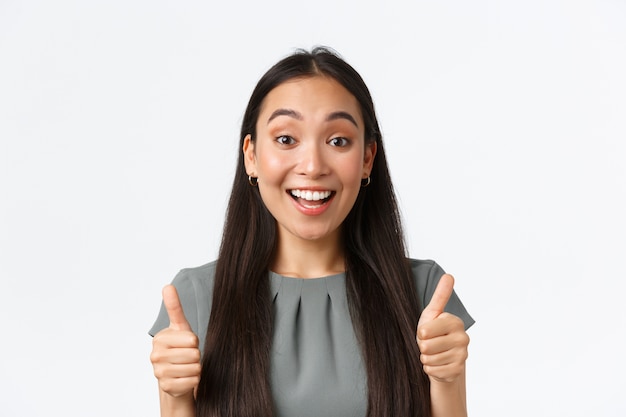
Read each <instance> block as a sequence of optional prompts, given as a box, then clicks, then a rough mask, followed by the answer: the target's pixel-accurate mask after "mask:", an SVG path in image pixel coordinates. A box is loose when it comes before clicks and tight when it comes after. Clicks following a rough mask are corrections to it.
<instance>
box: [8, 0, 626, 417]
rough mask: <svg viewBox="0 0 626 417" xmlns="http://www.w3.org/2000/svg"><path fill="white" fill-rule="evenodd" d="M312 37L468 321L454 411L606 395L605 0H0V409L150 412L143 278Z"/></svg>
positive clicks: (617, 121)
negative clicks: (351, 82)
mask: <svg viewBox="0 0 626 417" xmlns="http://www.w3.org/2000/svg"><path fill="white" fill-rule="evenodd" d="M317 44H323V45H329V46H331V47H333V48H335V49H336V50H337V51H338V52H339V53H340V54H342V55H343V56H344V58H346V60H347V61H348V62H350V63H351V64H352V65H353V66H354V67H356V68H357V70H358V71H359V72H360V73H361V74H362V76H363V77H364V79H365V80H366V82H367V83H368V85H369V87H370V89H371V91H372V95H373V96H374V99H375V103H376V106H377V109H378V113H379V119H380V122H381V125H382V129H383V133H384V136H385V140H386V146H387V150H388V153H389V159H390V165H391V171H392V176H393V178H394V181H395V185H396V188H397V192H398V194H399V199H400V202H401V209H402V212H403V216H404V218H405V222H406V223H405V225H406V232H407V237H408V240H409V246H410V250H411V255H412V256H413V257H417V258H431V259H436V260H437V261H438V262H439V263H440V264H441V265H443V266H444V268H446V270H447V271H449V272H451V273H453V274H454V275H455V276H456V278H457V291H458V292H459V294H460V295H461V297H462V299H463V301H464V303H465V304H466V306H467V307H468V309H469V310H470V312H471V313H472V314H473V316H474V317H475V318H476V320H477V324H476V325H475V326H474V327H473V328H472V329H471V330H470V336H471V337H472V342H471V352H470V355H471V357H470V359H469V362H468V398H469V399H468V403H469V410H470V414H471V415H474V416H494V417H495V416H498V417H499V416H520V417H521V416H529V415H533V416H590V415H593V416H624V415H626V400H625V398H624V372H625V371H626V360H625V354H624V351H625V346H624V345H625V343H624V339H625V336H624V334H625V330H626V313H625V312H624V309H623V307H622V306H623V304H624V303H625V301H624V297H623V295H622V286H623V284H621V283H622V282H623V281H624V279H625V278H626V267H625V266H624V259H625V258H626V256H625V255H626V220H625V215H624V213H626V203H625V202H624V201H625V200H626V168H625V167H624V161H625V159H626V144H625V143H626V2H624V1H620V0H614V1H608V0H607V1H605V0H596V1H593V0H579V1H575V0H563V1H555V0H542V1H538V0H530V1H529V0H526V1H495V0H494V1H486V0H478V1H461V0H455V1H452V0H449V1H411V2H408V1H407V2H400V1H386V2H384V5H383V2H380V3H378V2H372V1H359V2H357V1H354V2H342V1H337V0H332V1H331V0H318V1H315V2H307V3H305V2H289V1H282V2H280V1H247V2H235V1H232V2H228V1H222V2H210V1H178V2H174V1H147V0H145V1H139V0H132V1H129V0H109V1H78V0H74V1H70V0H57V1H53V2H52V1H26V0H24V1H18V0H0V143H1V148H0V216H1V217H0V279H1V285H0V317H1V318H2V331H1V332H0V414H1V415H2V416H50V415H55V416H56V415H58V416H113V415H115V416H156V415H158V401H157V390H156V381H155V379H154V377H153V375H152V369H151V365H150V362H149V359H148V356H149V352H150V348H151V340H150V338H149V336H148V335H147V333H146V332H147V330H148V328H149V327H150V326H151V324H152V321H153V320H154V318H155V316H156V313H157V310H158V308H159V304H160V290H161V288H162V286H163V285H164V284H166V283H167V282H169V281H170V280H171V279H172V277H173V276H174V275H175V273H176V272H177V271H178V270H179V269H180V268H182V267H188V266H197V265H200V264H203V263H205V262H208V261H210V260H212V259H214V258H215V256H216V253H217V247H218V244H219V240H220V235H221V228H222V221H223V215H224V208H225V200H226V198H227V194H228V191H229V189H230V185H231V180H232V176H233V169H234V165H235V160H236V155H237V152H238V149H237V137H238V129H239V124H240V122H241V118H242V114H243V111H244V108H245V105H246V103H247V100H248V97H249V94H250V92H251V91H252V88H253V87H254V85H255V84H256V82H257V80H258V78H259V77H260V76H261V75H262V73H263V72H265V70H267V69H268V68H269V66H270V65H271V64H273V63H274V62H275V61H277V60H278V59H280V58H282V57H284V56H285V55H287V54H289V53H290V52H292V51H293V49H294V48H296V47H305V48H310V47H312V46H314V45H317Z"/></svg>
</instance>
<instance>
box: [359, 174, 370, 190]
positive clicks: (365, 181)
mask: <svg viewBox="0 0 626 417" xmlns="http://www.w3.org/2000/svg"><path fill="white" fill-rule="evenodd" d="M371 182H372V180H371V179H370V177H367V178H364V179H362V180H361V187H363V188H365V187H367V186H368V185H370V183H371Z"/></svg>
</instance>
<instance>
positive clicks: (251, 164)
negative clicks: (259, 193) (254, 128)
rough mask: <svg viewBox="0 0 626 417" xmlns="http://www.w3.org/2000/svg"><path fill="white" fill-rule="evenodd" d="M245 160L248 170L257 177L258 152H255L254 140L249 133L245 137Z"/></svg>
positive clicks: (249, 173)
mask: <svg viewBox="0 0 626 417" xmlns="http://www.w3.org/2000/svg"><path fill="white" fill-rule="evenodd" d="M242 151H243V160H244V163H245V165H246V172H247V173H248V175H250V176H252V177H256V175H257V174H256V154H255V153H254V142H252V136H251V135H250V134H249V133H248V134H247V135H246V137H245V138H244V139H243V149H242Z"/></svg>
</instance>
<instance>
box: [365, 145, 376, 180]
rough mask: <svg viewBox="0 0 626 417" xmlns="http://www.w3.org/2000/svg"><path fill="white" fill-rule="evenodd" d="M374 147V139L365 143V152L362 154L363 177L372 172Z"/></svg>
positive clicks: (374, 155)
mask: <svg viewBox="0 0 626 417" xmlns="http://www.w3.org/2000/svg"><path fill="white" fill-rule="evenodd" d="M376 149H377V147H376V141H372V142H370V143H366V144H365V152H364V154H363V178H367V177H369V176H370V173H371V172H372V166H373V165H374V158H375V157H376Z"/></svg>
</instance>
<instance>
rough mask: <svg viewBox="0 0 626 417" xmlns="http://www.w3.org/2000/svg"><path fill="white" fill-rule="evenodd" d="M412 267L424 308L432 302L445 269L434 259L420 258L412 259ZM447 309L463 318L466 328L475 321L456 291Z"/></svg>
mask: <svg viewBox="0 0 626 417" xmlns="http://www.w3.org/2000/svg"><path fill="white" fill-rule="evenodd" d="M411 269H412V271H413V277H414V278H415V280H416V285H417V292H418V295H419V299H420V303H421V308H424V307H426V306H427V305H428V303H429V302H430V299H431V298H432V296H433V294H434V293H435V288H437V284H438V283H439V280H440V279H441V277H442V276H443V274H445V271H444V270H443V268H441V267H440V266H439V265H438V264H437V263H436V262H434V261H420V260H411ZM445 311H446V312H448V313H450V314H454V315H455V316H457V317H459V318H460V319H461V320H463V323H464V324H465V330H467V329H469V328H470V327H471V326H472V325H473V324H474V323H475V321H474V319H473V318H472V316H470V314H469V313H468V312H467V310H466V309H465V306H464V305H463V303H462V302H461V300H460V299H459V297H458V295H457V294H456V292H455V291H453V292H452V295H451V296H450V300H449V301H448V304H447V305H446V308H445Z"/></svg>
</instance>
